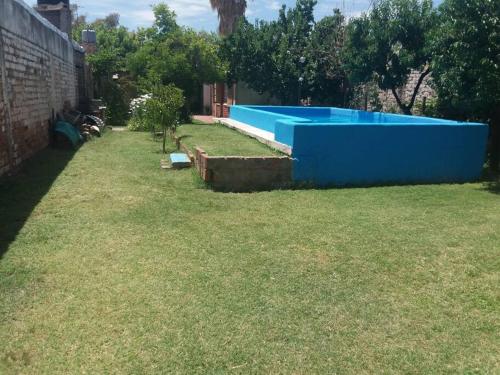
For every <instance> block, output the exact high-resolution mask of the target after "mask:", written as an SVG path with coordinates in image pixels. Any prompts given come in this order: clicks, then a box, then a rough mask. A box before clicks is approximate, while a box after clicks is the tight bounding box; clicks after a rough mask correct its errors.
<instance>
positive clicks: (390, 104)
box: [378, 70, 436, 115]
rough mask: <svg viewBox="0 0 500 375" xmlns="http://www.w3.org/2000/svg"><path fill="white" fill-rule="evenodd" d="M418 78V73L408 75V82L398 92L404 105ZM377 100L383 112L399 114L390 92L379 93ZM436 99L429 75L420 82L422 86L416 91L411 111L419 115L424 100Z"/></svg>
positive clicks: (411, 93) (414, 71)
mask: <svg viewBox="0 0 500 375" xmlns="http://www.w3.org/2000/svg"><path fill="white" fill-rule="evenodd" d="M419 78H420V72H419V71H416V70H413V71H412V72H411V73H410V76H409V78H408V82H407V83H406V85H405V86H403V87H402V88H401V89H400V90H399V91H398V94H399V96H400V98H401V100H402V101H403V102H404V103H409V102H410V99H411V97H412V95H413V90H414V89H415V87H416V86H417V82H418V79H419ZM378 97H379V100H380V102H381V103H382V106H383V111H398V112H399V107H398V103H397V102H396V98H395V97H394V95H393V94H392V92H391V90H387V91H382V90H380V91H379V95H378ZM435 97H436V92H435V91H434V89H433V88H432V74H429V75H428V76H427V77H425V78H424V80H423V81H422V85H421V86H420V89H419V90H418V93H417V96H416V100H415V106H414V107H413V111H414V113H415V114H417V115H418V114H421V113H420V109H421V108H420V107H421V106H422V102H423V100H424V98H426V100H427V101H429V100H432V99H434V98H435Z"/></svg>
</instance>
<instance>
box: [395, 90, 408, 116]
mask: <svg viewBox="0 0 500 375" xmlns="http://www.w3.org/2000/svg"><path fill="white" fill-rule="evenodd" d="M391 92H392V95H394V98H395V99H396V103H398V107H399V108H400V109H401V110H402V111H403V112H404V114H406V115H411V114H412V113H411V111H410V109H409V108H408V107H407V106H406V105H405V104H404V103H403V102H402V101H401V99H400V98H399V96H398V93H397V92H396V88H395V87H394V86H392V87H391Z"/></svg>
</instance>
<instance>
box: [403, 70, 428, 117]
mask: <svg viewBox="0 0 500 375" xmlns="http://www.w3.org/2000/svg"><path fill="white" fill-rule="evenodd" d="M430 72H431V68H430V67H427V68H426V69H425V70H424V71H423V72H422V74H420V77H419V78H418V81H417V85H416V86H415V88H414V89H413V95H412V97H411V101H410V104H409V105H408V108H409V109H410V110H411V109H412V108H413V105H414V104H415V100H416V99H417V95H418V91H419V90H420V86H421V85H422V83H423V82H424V79H425V77H427V76H428V75H429V73H430Z"/></svg>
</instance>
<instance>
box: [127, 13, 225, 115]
mask: <svg viewBox="0 0 500 375" xmlns="http://www.w3.org/2000/svg"><path fill="white" fill-rule="evenodd" d="M154 12H155V16H156V17H157V18H156V21H155V25H154V27H152V28H150V29H148V30H146V29H143V30H141V31H140V34H141V36H140V42H139V43H140V44H141V46H140V47H139V49H138V50H137V51H136V52H135V53H134V54H132V55H130V56H129V58H128V61H127V68H128V70H129V71H130V73H131V74H132V77H133V78H134V79H137V81H138V82H139V85H140V86H141V88H142V89H143V90H144V91H146V92H149V91H150V90H151V89H152V88H153V87H154V86H156V85H158V84H162V85H168V84H174V85H175V86H177V87H179V88H180V89H182V90H183V92H184V95H185V96H186V98H187V99H186V102H185V107H184V109H183V117H184V118H186V117H188V114H189V113H190V112H191V111H192V110H194V109H195V108H198V107H200V106H201V93H202V90H201V87H202V85H203V83H205V82H214V81H216V80H219V79H221V78H223V64H222V61H221V59H220V57H219V54H218V44H217V43H218V41H217V38H216V36H214V35H212V34H207V33H198V32H195V31H193V30H191V29H188V28H182V27H180V26H178V25H177V24H176V23H175V25H174V24H173V22H175V13H173V12H171V11H170V10H169V9H168V7H167V6H166V5H161V7H160V8H159V7H158V6H156V7H155V8H154ZM162 25H163V26H162Z"/></svg>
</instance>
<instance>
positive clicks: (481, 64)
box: [432, 0, 500, 169]
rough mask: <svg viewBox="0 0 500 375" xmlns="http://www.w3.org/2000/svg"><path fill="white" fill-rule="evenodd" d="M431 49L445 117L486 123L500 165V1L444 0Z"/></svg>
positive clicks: (493, 154)
mask: <svg viewBox="0 0 500 375" xmlns="http://www.w3.org/2000/svg"><path fill="white" fill-rule="evenodd" d="M440 12H441V17H440V23H439V27H438V29H437V30H436V33H435V44H434V46H433V64H432V67H433V70H434V72H435V74H434V76H433V78H434V82H435V86H436V89H437V92H438V95H439V103H438V105H439V110H440V111H441V112H442V113H443V114H444V115H446V116H450V117H455V118H460V119H471V120H480V121H486V122H489V123H490V124H491V130H492V145H491V148H490V152H491V164H492V167H494V168H496V169H498V164H499V161H500V1H498V0H445V1H444V3H443V4H442V6H441V7H440Z"/></svg>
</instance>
